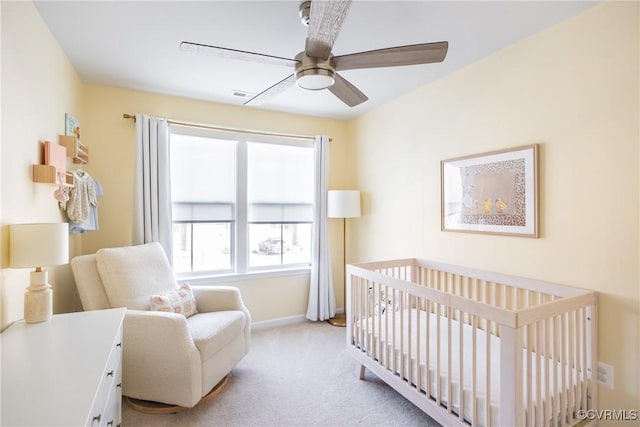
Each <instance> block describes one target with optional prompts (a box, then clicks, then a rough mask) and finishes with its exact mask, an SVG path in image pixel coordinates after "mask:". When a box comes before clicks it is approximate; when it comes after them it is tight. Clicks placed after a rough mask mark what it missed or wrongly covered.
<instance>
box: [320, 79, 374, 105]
mask: <svg viewBox="0 0 640 427" xmlns="http://www.w3.org/2000/svg"><path fill="white" fill-rule="evenodd" d="M333 77H334V79H335V83H334V84H333V86H331V87H330V88H329V90H330V91H331V93H332V94H334V95H335V96H337V97H338V98H340V100H341V101H342V102H344V103H345V104H347V105H348V106H349V107H355V106H356V105H358V104H362V103H363V102H365V101H366V100H367V99H369V98H367V95H365V94H364V93H362V92H360V89H358V88H357V87H355V86H354V85H352V84H351V83H349V82H348V81H347V80H346V79H345V78H344V77H342V76H341V75H339V74H338V73H335V74H334V75H333Z"/></svg>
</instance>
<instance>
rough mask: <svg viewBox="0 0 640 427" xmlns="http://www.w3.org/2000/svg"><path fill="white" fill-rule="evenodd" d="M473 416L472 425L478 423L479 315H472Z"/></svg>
mask: <svg viewBox="0 0 640 427" xmlns="http://www.w3.org/2000/svg"><path fill="white" fill-rule="evenodd" d="M471 333H472V335H471V348H472V350H471V355H472V356H473V359H472V360H471V414H472V416H471V418H472V419H473V423H472V426H476V425H478V382H477V377H478V368H477V365H478V363H477V362H478V346H477V338H478V316H476V315H475V314H472V315H471Z"/></svg>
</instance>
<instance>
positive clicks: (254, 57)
mask: <svg viewBox="0 0 640 427" xmlns="http://www.w3.org/2000/svg"><path fill="white" fill-rule="evenodd" d="M180 49H182V50H184V51H187V52H196V53H204V54H207V55H213V56H217V57H219V58H226V59H239V60H242V61H252V62H261V63H266V64H273V65H284V66H288V67H295V66H296V64H298V63H299V62H300V61H298V60H297V59H288V58H280V57H279V56H272V55H264V54H262V53H255V52H247V51H244V50H237V49H228V48H226V47H218V46H209V45H206V44H201V43H193V42H182V43H180Z"/></svg>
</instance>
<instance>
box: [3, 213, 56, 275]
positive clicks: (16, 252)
mask: <svg viewBox="0 0 640 427" xmlns="http://www.w3.org/2000/svg"><path fill="white" fill-rule="evenodd" d="M9 233H10V234H9V241H10V244H9V256H10V261H9V264H10V266H11V267H14V268H25V267H44V266H50V265H60V264H66V263H67V262H69V224H67V223H66V222H59V223H52V224H13V225H10V226H9Z"/></svg>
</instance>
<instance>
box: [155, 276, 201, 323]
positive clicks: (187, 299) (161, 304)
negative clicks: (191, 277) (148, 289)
mask: <svg viewBox="0 0 640 427" xmlns="http://www.w3.org/2000/svg"><path fill="white" fill-rule="evenodd" d="M149 305H150V308H151V310H152V311H167V312H171V313H178V314H182V315H183V316H184V317H189V316H193V315H194V314H196V313H198V310H197V309H196V299H195V298H194V297H193V292H191V286H189V284H188V283H183V284H182V285H180V288H178V289H176V290H174V291H171V292H169V293H168V294H165V295H151V298H150V299H149Z"/></svg>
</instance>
